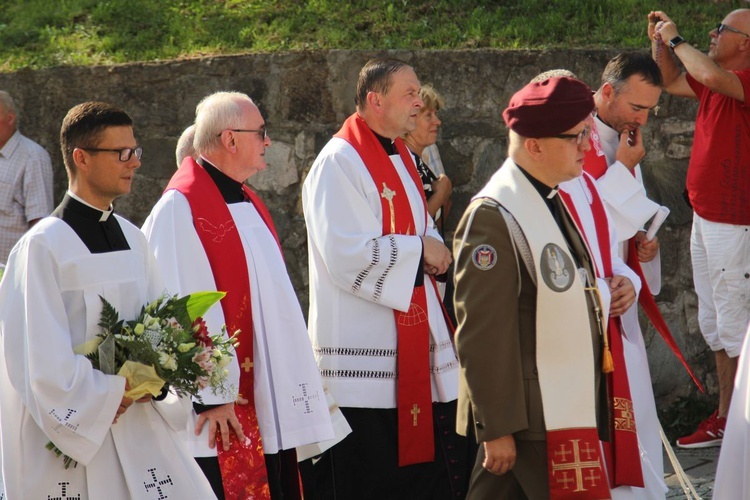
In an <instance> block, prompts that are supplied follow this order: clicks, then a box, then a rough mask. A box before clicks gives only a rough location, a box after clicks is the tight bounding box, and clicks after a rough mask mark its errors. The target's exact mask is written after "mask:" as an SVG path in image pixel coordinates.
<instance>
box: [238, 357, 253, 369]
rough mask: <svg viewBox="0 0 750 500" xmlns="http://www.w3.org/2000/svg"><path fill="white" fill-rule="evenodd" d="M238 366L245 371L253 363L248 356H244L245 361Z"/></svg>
mask: <svg viewBox="0 0 750 500" xmlns="http://www.w3.org/2000/svg"><path fill="white" fill-rule="evenodd" d="M240 366H241V367H242V368H243V369H244V370H245V372H249V371H250V369H251V368H252V367H253V366H255V363H253V362H252V361H250V358H245V361H243V362H242V364H241V365H240Z"/></svg>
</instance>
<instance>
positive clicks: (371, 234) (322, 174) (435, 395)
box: [302, 138, 458, 408]
mask: <svg viewBox="0 0 750 500" xmlns="http://www.w3.org/2000/svg"><path fill="white" fill-rule="evenodd" d="M390 159H391V161H392V162H393V165H394V167H395V168H396V171H397V172H398V175H399V177H400V179H401V182H402V183H403V185H404V187H405V189H406V193H407V197H408V198H409V204H410V206H411V210H412V217H413V220H414V223H415V226H416V227H414V228H413V230H412V231H411V232H410V234H409V235H401V234H389V235H385V236H383V234H382V233H383V219H382V217H383V214H382V207H381V197H380V192H381V190H382V189H383V188H382V186H381V187H380V188H379V187H378V186H376V185H375V182H374V181H373V179H372V177H371V175H370V173H369V172H368V170H367V167H366V166H365V164H364V162H363V161H362V159H361V158H360V156H359V154H358V153H357V152H356V150H355V149H354V148H353V147H352V146H351V145H350V144H349V143H348V142H346V141H345V140H343V139H340V138H333V139H331V140H330V141H329V142H328V144H327V145H326V146H325V147H324V148H323V150H322V151H321V152H320V154H319V155H318V157H317V159H316V161H315V163H314V164H313V166H312V168H311V170H310V173H309V174H308V175H307V178H306V179H305V182H304V185H303V188H302V206H303V210H304V214H305V222H306V223H307V232H308V251H309V263H310V314H309V318H308V322H309V330H310V337H311V339H312V342H313V348H314V350H315V355H316V358H317V361H318V366H319V367H320V371H321V374H322V375H323V378H324V380H325V382H326V383H327V385H328V387H329V389H330V390H331V393H332V394H333V396H334V398H335V399H336V401H337V402H338V403H339V404H340V405H341V406H344V407H357V408H395V407H396V355H397V334H396V322H395V318H394V312H393V310H394V309H396V310H399V311H407V310H408V309H409V303H410V300H411V296H412V290H413V288H414V283H415V279H416V277H417V272H422V270H421V269H419V263H420V258H421V256H422V242H421V240H420V238H419V236H418V235H425V234H426V235H427V236H431V237H433V238H436V239H438V240H441V238H440V235H439V234H438V232H437V231H436V230H435V227H434V224H433V223H432V219H431V218H430V217H429V216H428V217H425V211H426V209H425V205H424V203H423V202H422V200H421V196H422V195H421V193H420V191H419V190H420V189H421V186H416V185H415V184H414V182H413V180H412V178H411V176H410V175H409V171H408V170H407V166H405V165H404V163H403V161H402V160H401V158H400V156H399V155H393V156H391V157H390ZM410 167H411V168H414V166H413V165H412V166H410ZM396 216H398V215H396ZM426 224H427V226H426ZM424 280H425V290H426V294H427V317H428V321H429V325H430V337H431V339H430V366H431V383H432V399H433V401H441V402H447V401H452V400H454V399H456V398H457V396H458V360H457V358H456V354H455V348H454V346H453V343H452V340H451V336H450V333H449V331H448V327H447V326H446V323H445V319H444V317H443V311H442V309H441V304H440V299H439V297H438V295H437V292H436V290H435V288H434V287H433V286H432V284H431V283H430V279H429V276H427V275H424Z"/></svg>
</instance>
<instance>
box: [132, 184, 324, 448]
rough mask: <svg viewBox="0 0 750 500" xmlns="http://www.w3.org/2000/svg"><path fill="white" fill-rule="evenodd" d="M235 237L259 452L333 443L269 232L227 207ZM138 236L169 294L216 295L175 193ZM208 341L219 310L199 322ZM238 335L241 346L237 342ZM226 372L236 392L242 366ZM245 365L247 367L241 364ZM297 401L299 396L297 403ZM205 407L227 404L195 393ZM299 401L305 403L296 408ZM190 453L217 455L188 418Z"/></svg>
mask: <svg viewBox="0 0 750 500" xmlns="http://www.w3.org/2000/svg"><path fill="white" fill-rule="evenodd" d="M228 207H229V210H230V213H231V215H232V219H233V221H234V224H235V227H236V228H237V230H238V231H239V234H240V239H241V240H242V247H243V250H244V252H245V259H246V262H237V263H235V264H234V265H238V266H239V265H245V266H247V268H248V274H249V276H250V290H251V292H250V296H251V301H252V312H253V332H252V335H253V336H252V342H253V356H254V358H255V359H254V360H253V362H254V368H253V370H254V376H255V410H256V413H257V416H258V424H259V426H260V434H261V439H262V441H263V451H264V452H265V453H277V452H278V451H279V450H282V449H283V450H287V449H291V448H294V447H296V446H300V445H304V444H309V443H316V442H320V441H326V440H330V439H333V438H334V434H333V428H332V426H331V417H330V415H329V410H328V404H327V401H326V396H325V394H324V391H323V386H322V383H321V379H320V375H319V374H318V370H317V367H316V365H315V358H314V357H313V354H312V350H311V348H310V341H309V339H308V337H307V327H306V325H305V319H304V316H303V315H302V310H301V309H300V306H299V302H298V300H297V296H296V294H295V291H294V287H293V286H292V283H291V281H290V280H289V274H288V273H287V270H286V266H285V264H284V260H283V257H282V254H281V251H280V250H279V246H278V244H277V243H276V240H275V239H274V237H273V235H272V234H271V231H270V230H269V229H268V227H267V226H266V224H265V223H264V222H263V219H261V217H260V215H259V214H258V211H257V210H256V209H255V206H254V205H253V204H252V203H233V204H230V205H228ZM143 231H144V233H145V234H146V237H147V238H148V240H149V246H150V247H151V248H152V249H153V251H154V255H155V256H156V261H157V262H158V264H159V268H160V270H161V271H162V276H163V278H164V281H165V283H166V287H167V289H168V290H169V291H170V293H176V294H179V295H184V294H188V293H192V292H196V291H200V290H216V283H215V281H214V276H213V273H212V271H211V267H210V265H209V262H208V258H207V257H206V253H205V251H204V250H203V245H202V244H201V242H200V239H199V238H198V234H197V233H196V231H195V226H194V225H193V216H192V212H191V210H190V205H189V203H188V201H187V199H186V198H185V196H184V195H182V194H181V193H179V192H177V191H176V190H170V191H168V192H166V193H165V194H164V195H163V196H162V198H161V199H160V200H159V202H158V203H157V204H156V206H155V207H154V208H153V210H152V211H151V215H149V217H148V219H146V222H145V223H144V226H143ZM204 319H205V320H206V325H207V326H208V329H209V331H210V332H211V333H212V334H216V333H219V332H220V331H221V328H222V326H223V325H224V324H225V320H224V313H223V311H222V309H221V307H219V306H218V305H217V306H214V307H212V308H211V310H209V311H208V313H207V314H206V315H205V317H204ZM244 339H247V337H246V336H245V337H243V334H242V333H241V334H240V342H245V341H248V340H249V339H247V340H244ZM248 361H249V360H237V359H233V360H232V362H231V363H230V364H229V365H228V367H227V368H228V370H229V373H230V375H229V381H230V382H229V383H232V384H234V385H235V387H239V374H240V369H241V366H240V365H242V364H246V363H247V362H248ZM247 366H249V365H247ZM303 394H306V396H305V397H303ZM201 396H202V398H203V403H204V404H223V403H229V402H232V401H234V398H232V397H227V396H222V395H214V394H212V393H211V391H210V390H209V389H206V390H204V391H203V392H202V394H201ZM303 399H304V401H303ZM189 415H190V419H189V424H188V429H189V430H190V432H188V435H189V440H190V448H191V451H192V452H193V454H194V456H196V457H205V456H216V450H215V449H211V448H209V447H208V426H204V427H203V432H202V434H201V435H200V436H195V435H194V433H193V432H192V429H194V428H195V424H196V422H197V418H198V417H197V415H196V414H195V412H194V411H192V410H190V411H189Z"/></svg>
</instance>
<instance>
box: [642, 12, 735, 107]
mask: <svg viewBox="0 0 750 500" xmlns="http://www.w3.org/2000/svg"><path fill="white" fill-rule="evenodd" d="M652 23H654V25H653V27H652ZM652 32H653V35H652ZM678 35H679V32H678V31H677V26H676V25H675V24H674V22H673V21H672V20H671V19H669V17H668V16H667V15H666V14H665V13H664V12H661V11H656V12H652V13H650V14H649V36H651V37H652V38H651V39H652V50H653V51H654V52H655V51H656V47H657V45H658V44H659V43H661V44H662V47H663V50H662V51H661V53H662V57H660V58H659V59H658V60H657V62H658V63H659V67H660V68H662V76H663V77H664V88H665V90H666V91H667V92H669V93H670V94H673V95H680V96H684V97H691V98H696V94H695V92H694V91H693V90H692V89H691V88H690V86H689V85H688V83H687V79H686V78H685V75H684V74H683V73H679V75H677V76H676V71H675V68H676V67H677V63H676V62H675V60H674V59H673V58H671V56H667V55H666V50H668V49H667V47H668V45H667V44H668V43H669V41H670V40H672V39H674V38H675V37H677V36H678ZM745 43H747V42H745ZM674 54H675V55H676V56H677V57H678V58H679V59H680V62H682V64H683V65H684V66H685V70H686V71H687V72H688V73H690V76H692V77H693V78H695V80H696V81H697V82H698V83H700V84H702V85H704V86H705V87H707V88H708V89H710V90H712V91H714V92H718V93H720V94H724V95H726V96H729V97H731V98H733V99H737V100H738V101H741V102H745V90H744V88H743V86H742V82H741V81H740V79H739V77H738V76H737V75H736V74H735V73H733V72H731V71H728V70H726V69H724V68H722V67H721V66H719V65H718V64H717V63H716V62H715V61H714V60H713V59H711V58H710V57H709V56H707V55H706V54H704V53H703V52H701V51H699V50H698V49H696V48H695V47H693V46H692V45H690V44H689V43H680V44H679V45H677V46H676V47H675V48H674ZM677 72H679V68H677Z"/></svg>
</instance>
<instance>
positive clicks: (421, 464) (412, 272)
mask: <svg viewBox="0 0 750 500" xmlns="http://www.w3.org/2000/svg"><path fill="white" fill-rule="evenodd" d="M419 89H420V83H419V79H418V78H417V75H416V74H415V72H414V70H413V69H412V68H411V67H410V66H408V65H407V64H405V63H404V62H402V61H399V60H395V59H388V58H379V59H373V60H371V61H369V62H368V63H367V64H365V66H364V67H363V68H362V69H361V70H360V74H359V79H358V82H357V91H356V98H355V104H356V107H357V109H356V112H355V113H354V114H352V115H351V116H349V117H348V118H347V119H346V120H345V122H344V124H343V126H342V128H341V129H340V130H339V132H338V133H337V134H335V136H334V137H333V138H332V139H331V140H330V141H329V142H328V144H326V146H325V147H324V148H323V149H322V151H321V152H320V153H319V154H318V157H317V159H316V160H315V163H314V164H313V166H312V168H311V169H310V172H309V174H308V175H307V178H306V179H305V182H304V185H303V188H302V206H303V210H304V215H305V222H306V224H307V234H308V252H309V262H310V314H309V330H310V338H311V339H312V342H313V348H314V350H315V354H316V357H317V361H318V366H319V368H320V372H321V374H322V375H323V379H324V380H325V382H326V383H327V385H328V387H329V388H330V390H331V393H332V394H333V396H334V398H335V399H336V401H337V402H338V403H339V405H340V406H341V407H342V411H343V413H344V415H345V416H346V418H347V420H348V421H349V423H350V424H351V427H352V434H351V435H349V436H348V437H347V438H346V439H344V440H343V441H342V442H341V443H339V444H338V445H336V446H334V447H333V448H332V449H331V450H329V452H327V453H326V454H325V455H324V456H323V458H322V460H321V461H319V462H318V463H317V464H316V465H315V470H316V476H318V477H319V478H320V480H321V482H323V484H326V485H327V486H328V487H329V488H332V489H333V490H334V491H335V493H336V495H337V498H357V499H369V498H389V499H399V498H403V499H420V498H424V499H443V498H445V499H447V498H456V497H457V496H458V497H461V496H463V495H464V494H465V491H466V482H467V479H468V474H467V467H466V459H465V453H463V460H462V457H461V455H462V451H461V450H465V448H466V440H465V439H463V438H461V437H459V436H457V435H456V433H455V431H454V429H453V427H454V425H453V422H454V421H455V400H456V396H457V382H458V377H457V369H458V362H457V359H456V354H455V349H454V346H453V342H452V333H451V331H452V326H451V324H450V322H449V320H448V319H447V317H446V314H445V311H444V309H443V306H442V303H441V297H440V295H439V293H438V291H437V287H436V284H435V279H434V276H435V275H437V274H440V273H444V272H445V271H446V269H447V268H448V265H449V264H450V261H451V257H450V252H449V251H448V249H447V248H446V246H445V245H444V244H443V241H442V239H441V237H440V235H439V234H438V232H437V230H436V229H435V227H434V224H433V222H432V219H431V218H430V217H429V215H428V213H427V206H426V202H425V198H424V192H423V190H422V185H421V181H420V180H419V177H418V173H417V169H416V165H415V164H414V161H413V159H412V156H411V155H410V153H409V152H408V150H407V148H406V146H405V145H404V143H403V140H402V139H401V138H400V137H401V136H403V135H404V134H405V133H406V132H409V131H412V130H414V128H415V127H416V119H417V114H418V112H419V110H420V108H421V106H422V101H421V99H420V97H419Z"/></svg>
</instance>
